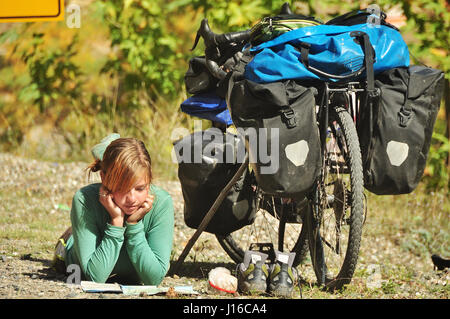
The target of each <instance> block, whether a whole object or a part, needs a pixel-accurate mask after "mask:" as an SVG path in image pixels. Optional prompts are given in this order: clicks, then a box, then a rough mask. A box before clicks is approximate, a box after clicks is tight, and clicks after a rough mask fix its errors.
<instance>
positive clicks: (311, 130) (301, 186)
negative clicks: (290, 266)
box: [226, 52, 321, 198]
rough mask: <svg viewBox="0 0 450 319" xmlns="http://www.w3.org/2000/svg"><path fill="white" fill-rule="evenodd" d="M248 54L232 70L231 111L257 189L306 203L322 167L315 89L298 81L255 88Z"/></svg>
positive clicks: (229, 98)
mask: <svg viewBox="0 0 450 319" xmlns="http://www.w3.org/2000/svg"><path fill="white" fill-rule="evenodd" d="M250 59H251V56H250V55H249V54H248V52H246V53H244V55H243V57H242V59H241V61H240V62H239V63H238V64H237V66H236V67H235V68H234V69H233V71H232V75H231V76H230V80H229V88H228V92H227V98H226V101H227V105H228V108H229V110H230V113H231V117H232V120H233V123H234V125H235V126H236V127H237V128H238V131H239V130H241V131H240V133H241V134H243V135H244V136H245V139H246V148H247V151H248V152H249V156H250V164H251V165H252V167H253V168H254V172H255V177H256V181H257V184H258V186H259V187H260V188H261V189H262V190H263V191H264V192H265V193H266V194H269V195H273V196H278V197H293V198H294V197H295V198H301V197H303V196H304V195H305V194H306V193H307V192H308V191H309V190H310V189H311V187H312V186H313V184H314V181H315V180H316V178H317V176H318V174H319V172H320V166H321V150H320V138H319V130H318V126H317V121H316V103H315V97H314V94H315V92H317V91H316V90H315V89H314V88H307V87H304V86H302V85H300V84H298V83H297V82H295V81H293V80H288V81H283V82H281V81H280V82H273V83H263V84H260V83H255V82H253V81H250V80H247V79H245V77H244V75H243V73H244V68H245V65H246V64H247V63H248V61H249V60H250Z"/></svg>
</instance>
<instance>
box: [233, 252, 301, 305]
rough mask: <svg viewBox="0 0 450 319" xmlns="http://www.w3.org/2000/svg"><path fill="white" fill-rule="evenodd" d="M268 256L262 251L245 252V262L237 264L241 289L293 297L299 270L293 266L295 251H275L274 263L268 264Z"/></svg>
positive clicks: (247, 291)
mask: <svg viewBox="0 0 450 319" xmlns="http://www.w3.org/2000/svg"><path fill="white" fill-rule="evenodd" d="M267 258H268V255H267V254H265V253H262V252H258V251H252V250H248V251H246V252H245V255H244V260H243V262H242V263H240V264H239V265H238V266H237V273H238V289H239V291H240V292H243V293H249V294H253V293H265V292H268V293H270V294H272V295H275V296H278V297H291V296H292V293H293V291H294V286H295V285H296V283H297V270H296V269H295V268H293V267H292V263H293V261H294V258H295V253H282V252H279V251H275V262H274V263H273V264H266V261H267Z"/></svg>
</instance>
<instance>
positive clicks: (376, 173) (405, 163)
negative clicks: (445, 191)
mask: <svg viewBox="0 0 450 319" xmlns="http://www.w3.org/2000/svg"><path fill="white" fill-rule="evenodd" d="M375 86H376V88H377V89H378V90H379V93H380V96H379V101H378V103H374V106H373V109H372V111H371V113H370V112H364V110H363V111H362V119H361V125H360V126H359V129H358V133H359V137H360V143H361V152H362V158H363V166H364V186H365V188H366V189H367V190H369V191H371V192H372V193H375V194H378V195H397V194H407V193H410V192H412V191H413V190H414V189H415V188H416V187H417V185H418V183H419V181H420V179H421V177H422V175H423V172H424V169H425V165H426V160H427V156H428V151H429V149H430V143H431V136H432V133H433V127H434V124H435V121H436V117H437V113H438V111H439V106H440V101H441V98H442V93H443V91H444V73H443V72H442V71H440V70H436V69H432V68H428V67H424V66H411V67H409V68H395V69H391V70H387V71H384V72H383V73H380V74H379V75H377V76H376V78H375Z"/></svg>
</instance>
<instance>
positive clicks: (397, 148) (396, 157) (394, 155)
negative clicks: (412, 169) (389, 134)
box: [386, 141, 409, 166]
mask: <svg viewBox="0 0 450 319" xmlns="http://www.w3.org/2000/svg"><path fill="white" fill-rule="evenodd" d="M408 151H409V146H408V144H406V143H401V142H396V141H390V142H389V143H388V144H387V147H386V153H387V155H388V158H389V161H390V162H391V164H392V165H393V166H400V165H402V164H403V162H404V161H405V160H406V158H407V157H408Z"/></svg>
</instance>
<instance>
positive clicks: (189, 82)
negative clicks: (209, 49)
mask: <svg viewBox="0 0 450 319" xmlns="http://www.w3.org/2000/svg"><path fill="white" fill-rule="evenodd" d="M218 82H219V80H218V79H217V78H215V77H214V76H213V75H212V74H211V72H210V71H209V70H208V68H207V67H206V59H205V57H204V56H196V57H193V58H191V59H190V60H189V69H188V70H187V72H186V74H185V75H184V83H185V85H186V91H187V92H188V93H190V94H198V93H206V92H211V91H214V90H215V88H216V86H217V83H218Z"/></svg>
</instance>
